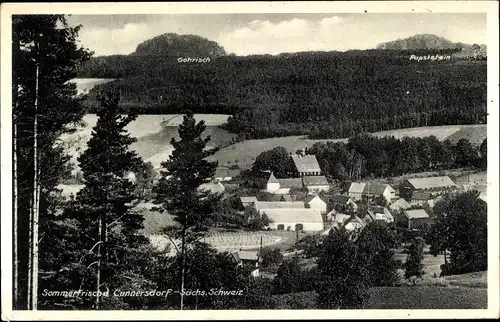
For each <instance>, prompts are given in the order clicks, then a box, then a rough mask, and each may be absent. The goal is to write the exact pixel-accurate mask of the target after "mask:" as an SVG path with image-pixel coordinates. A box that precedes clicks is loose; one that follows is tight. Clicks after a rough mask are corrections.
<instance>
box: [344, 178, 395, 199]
mask: <svg viewBox="0 0 500 322" xmlns="http://www.w3.org/2000/svg"><path fill="white" fill-rule="evenodd" d="M348 195H349V197H351V198H352V199H353V200H359V199H361V198H362V197H382V198H384V199H385V200H386V201H387V203H390V202H391V200H393V199H394V198H395V197H396V191H395V190H394V189H393V188H392V187H391V186H390V185H388V184H383V183H364V182H353V183H351V186H350V187H349V191H348Z"/></svg>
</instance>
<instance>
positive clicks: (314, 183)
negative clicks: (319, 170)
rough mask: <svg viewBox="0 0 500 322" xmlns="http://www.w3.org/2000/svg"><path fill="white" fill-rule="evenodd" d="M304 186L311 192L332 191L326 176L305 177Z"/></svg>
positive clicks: (303, 178) (303, 179)
mask: <svg viewBox="0 0 500 322" xmlns="http://www.w3.org/2000/svg"><path fill="white" fill-rule="evenodd" d="M302 185H303V186H304V187H305V188H307V190H309V191H310V192H316V193H317V192H320V191H328V190H330V184H329V183H328V180H327V179H326V177H325V176H304V177H302Z"/></svg>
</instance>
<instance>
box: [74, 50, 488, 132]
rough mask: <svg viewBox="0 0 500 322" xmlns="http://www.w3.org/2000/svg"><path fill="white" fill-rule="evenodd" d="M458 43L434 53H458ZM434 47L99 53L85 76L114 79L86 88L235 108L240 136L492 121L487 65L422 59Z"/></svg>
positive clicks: (200, 108)
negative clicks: (198, 58) (190, 57)
mask: <svg viewBox="0 0 500 322" xmlns="http://www.w3.org/2000/svg"><path fill="white" fill-rule="evenodd" d="M455 50H456V49H448V50H435V51H433V53H432V54H441V55H452V54H453V53H454V51H455ZM428 54H429V51H428V50H423V51H418V50H412V51H405V50H363V51H361V50H356V51H348V52H304V53H293V54H280V55H277V56H271V55H254V56H245V57H236V56H223V57H218V58H214V59H212V60H211V61H210V62H209V63H178V62H177V57H176V56H173V55H170V56H169V55H166V56H163V57H160V56H141V57H136V56H133V55H132V56H109V57H97V58H95V59H92V60H91V61H90V62H89V63H87V64H85V65H84V66H83V67H82V68H81V69H80V71H79V77H95V78H116V79H117V80H115V81H113V82H110V83H106V84H101V85H99V86H96V87H95V88H94V89H93V90H91V92H90V93H89V99H88V102H87V104H88V107H89V108H90V109H93V108H95V106H97V105H96V104H97V101H96V99H95V97H96V94H97V93H98V92H100V91H102V90H115V91H119V92H121V97H122V107H123V108H124V109H126V110H128V111H138V112H139V113H148V114H167V113H180V112H182V111H183V110H185V109H191V110H193V111H194V112H196V113H224V114H231V115H232V117H231V118H230V119H229V121H228V124H227V125H226V126H225V128H226V129H227V130H229V131H231V132H234V133H239V134H241V136H242V137H243V138H247V139H249V138H257V139H258V138H266V137H276V136H287V135H303V134H306V135H309V136H310V137H311V138H317V139H319V138H339V137H350V136H353V135H354V134H355V133H359V132H374V131H381V130H389V129H396V128H407V127H416V126H431V125H455V124H478V123H486V70H487V66H486V62H485V61H465V60H459V59H451V60H449V61H444V60H443V61H430V60H429V61H420V62H418V61H415V60H409V57H410V55H417V56H418V55H428Z"/></svg>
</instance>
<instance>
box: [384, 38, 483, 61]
mask: <svg viewBox="0 0 500 322" xmlns="http://www.w3.org/2000/svg"><path fill="white" fill-rule="evenodd" d="M376 48H377V49H380V50H425V49H427V50H444V49H450V50H453V54H452V55H453V57H455V58H460V59H467V58H476V59H478V58H479V59H481V58H486V57H487V51H486V45H478V44H473V45H469V44H464V43H462V42H457V43H455V42H452V41H450V40H448V39H445V38H443V37H439V36H436V35H432V34H417V35H415V36H411V37H408V38H404V39H397V40H393V41H388V42H384V43H381V44H378V45H377V47H376Z"/></svg>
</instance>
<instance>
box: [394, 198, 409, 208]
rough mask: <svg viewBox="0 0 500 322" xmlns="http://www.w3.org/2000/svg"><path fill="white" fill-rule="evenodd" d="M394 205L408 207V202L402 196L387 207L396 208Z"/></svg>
mask: <svg viewBox="0 0 500 322" xmlns="http://www.w3.org/2000/svg"><path fill="white" fill-rule="evenodd" d="M396 207H401V208H409V207H410V204H409V203H408V201H406V200H404V199H403V198H399V199H398V200H396V201H394V202H393V203H392V204H391V205H390V206H389V208H391V209H392V208H396Z"/></svg>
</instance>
